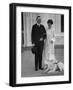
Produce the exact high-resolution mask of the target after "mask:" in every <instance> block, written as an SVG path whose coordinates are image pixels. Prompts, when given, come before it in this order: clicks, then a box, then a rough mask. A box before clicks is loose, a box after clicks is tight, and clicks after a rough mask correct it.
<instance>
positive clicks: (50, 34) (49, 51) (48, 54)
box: [43, 29, 56, 64]
mask: <svg viewBox="0 0 73 90" xmlns="http://www.w3.org/2000/svg"><path fill="white" fill-rule="evenodd" d="M46 33H47V39H46V40H45V41H44V50H43V60H44V64H46V63H47V61H50V60H53V61H55V60H56V59H55V49H54V42H55V31H54V30H53V29H47V30H46Z"/></svg>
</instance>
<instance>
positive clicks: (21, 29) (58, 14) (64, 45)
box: [10, 3, 71, 86]
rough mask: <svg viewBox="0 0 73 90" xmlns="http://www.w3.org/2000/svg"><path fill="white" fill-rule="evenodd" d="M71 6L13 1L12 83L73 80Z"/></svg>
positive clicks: (58, 82)
mask: <svg viewBox="0 0 73 90" xmlns="http://www.w3.org/2000/svg"><path fill="white" fill-rule="evenodd" d="M70 46H71V7H68V6H53V5H36V4H16V3H13V4H10V86H31V85H48V84H63V83H71V47H70Z"/></svg>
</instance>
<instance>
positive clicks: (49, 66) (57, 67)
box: [44, 60, 64, 73]
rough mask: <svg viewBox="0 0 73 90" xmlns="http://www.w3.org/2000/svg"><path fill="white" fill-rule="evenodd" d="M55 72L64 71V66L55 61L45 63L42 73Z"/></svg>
mask: <svg viewBox="0 0 73 90" xmlns="http://www.w3.org/2000/svg"><path fill="white" fill-rule="evenodd" d="M55 71H64V64H63V63H62V62H58V61H57V60H50V61H46V62H45V66H44V72H47V73H49V72H55Z"/></svg>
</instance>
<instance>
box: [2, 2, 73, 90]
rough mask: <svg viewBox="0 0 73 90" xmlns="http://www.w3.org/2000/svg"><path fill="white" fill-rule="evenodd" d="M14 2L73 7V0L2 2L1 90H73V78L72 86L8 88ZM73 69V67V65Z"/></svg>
mask: <svg viewBox="0 0 73 90" xmlns="http://www.w3.org/2000/svg"><path fill="white" fill-rule="evenodd" d="M12 2H16V3H33V4H34V3H35V4H48V5H65V6H70V5H71V6H72V5H73V0H1V1H0V90H29V89H30V90H73V78H72V84H62V85H46V86H34V87H32V86H31V87H17V88H11V87H9V86H8V83H9V3H12ZM72 11H73V9H72ZM72 21H73V18H72ZM72 34H73V32H72ZM72 38H73V35H72ZM72 41H73V39H72ZM72 45H73V42H72ZM72 50H73V48H72ZM72 64H73V62H72ZM72 68H73V65H72ZM72 70H73V69H72ZM72 75H73V71H72Z"/></svg>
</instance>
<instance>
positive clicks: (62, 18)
mask: <svg viewBox="0 0 73 90" xmlns="http://www.w3.org/2000/svg"><path fill="white" fill-rule="evenodd" d="M61 32H64V15H61Z"/></svg>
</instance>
